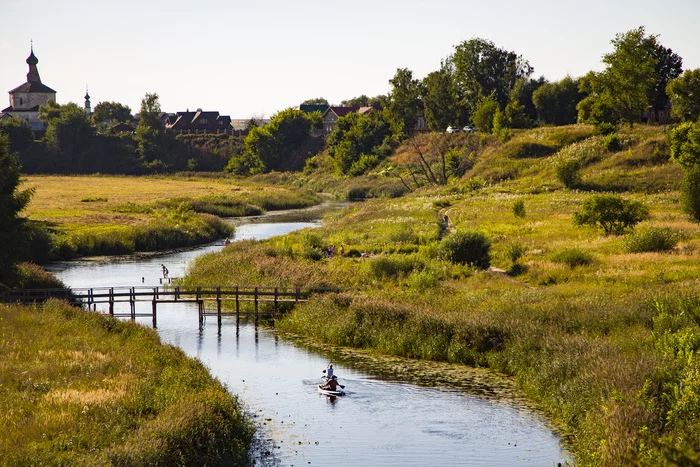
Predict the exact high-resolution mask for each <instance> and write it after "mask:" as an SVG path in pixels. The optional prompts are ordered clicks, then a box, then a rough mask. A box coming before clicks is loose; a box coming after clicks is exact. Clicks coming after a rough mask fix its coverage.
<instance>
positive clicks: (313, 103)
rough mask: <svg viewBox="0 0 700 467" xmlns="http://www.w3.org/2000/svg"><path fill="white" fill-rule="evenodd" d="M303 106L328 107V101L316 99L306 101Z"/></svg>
mask: <svg viewBox="0 0 700 467" xmlns="http://www.w3.org/2000/svg"><path fill="white" fill-rule="evenodd" d="M301 105H328V100H327V99H325V98H323V97H315V98H313V99H306V100H305V101H304V102H302V103H301Z"/></svg>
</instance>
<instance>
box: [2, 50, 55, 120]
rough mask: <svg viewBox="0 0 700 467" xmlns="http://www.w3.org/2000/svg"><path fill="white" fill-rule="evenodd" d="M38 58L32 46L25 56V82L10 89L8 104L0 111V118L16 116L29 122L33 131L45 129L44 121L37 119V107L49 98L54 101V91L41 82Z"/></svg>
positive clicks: (45, 102) (44, 103)
mask: <svg viewBox="0 0 700 467" xmlns="http://www.w3.org/2000/svg"><path fill="white" fill-rule="evenodd" d="M37 63H39V60H38V59H37V58H36V56H35V55H34V47H33V46H32V47H31V53H30V54H29V57H28V58H27V65H29V73H27V82H26V83H24V84H22V85H21V86H17V87H16V88H14V89H13V90H12V91H10V106H9V107H7V108H6V109H3V110H2V111H0V119H2V120H4V119H7V118H10V117H18V118H21V119H24V120H27V121H28V122H29V125H30V126H31V127H32V130H34V131H43V130H45V129H46V127H45V124H44V122H42V121H41V120H39V107H40V106H42V105H46V104H47V103H48V101H49V100H53V101H54V102H55V101H56V91H54V90H53V89H51V88H50V87H48V86H46V85H45V84H43V83H42V82H41V78H40V77H39V70H38V68H37V66H36V65H37Z"/></svg>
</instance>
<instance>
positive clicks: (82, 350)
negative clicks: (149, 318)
mask: <svg viewBox="0 0 700 467" xmlns="http://www.w3.org/2000/svg"><path fill="white" fill-rule="evenodd" d="M0 336H2V338H1V339H0V354H1V355H2V356H3V358H2V363H1V364H0V420H1V423H0V425H1V426H2V427H3V433H2V436H0V465H2V466H8V467H9V466H13V467H14V466H22V465H27V466H29V465H46V466H54V465H55V466H58V465H91V466H98V465H132V466H147V465H222V466H223V465H245V464H247V463H248V462H249V460H248V457H247V450H248V446H249V444H250V443H251V440H252V437H253V431H254V429H253V425H252V422H251V420H250V419H249V418H248V417H247V416H246V415H244V413H243V411H242V408H241V406H240V405H239V404H238V401H237V400H236V399H235V398H232V396H231V395H230V394H228V393H227V392H226V390H225V388H224V387H223V386H222V385H221V384H220V383H219V382H218V381H216V380H215V379H213V378H212V377H211V376H210V375H209V373H208V372H207V370H206V368H204V366H203V365H201V364H200V363H199V362H197V361H195V360H192V359H190V358H188V357H186V356H185V354H184V353H183V352H182V351H180V350H178V349H176V348H174V347H172V346H163V345H162V344H161V343H160V340H159V338H158V336H157V334H156V332H155V331H153V330H150V329H146V328H144V327H141V326H138V325H135V324H133V323H128V322H121V321H118V320H114V319H109V318H106V317H104V316H100V315H97V314H92V313H86V312H84V311H82V310H79V309H75V308H72V307H69V306H67V305H65V304H63V303H60V302H49V303H47V304H46V305H44V306H42V307H40V308H32V307H20V306H10V305H0Z"/></svg>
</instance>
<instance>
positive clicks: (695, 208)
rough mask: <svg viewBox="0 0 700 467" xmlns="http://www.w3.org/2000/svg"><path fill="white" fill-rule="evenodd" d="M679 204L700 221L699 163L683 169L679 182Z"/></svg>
mask: <svg viewBox="0 0 700 467" xmlns="http://www.w3.org/2000/svg"><path fill="white" fill-rule="evenodd" d="M681 204H682V206H683V211H685V212H686V213H687V214H689V215H690V216H691V218H693V219H694V220H695V221H697V222H700V164H695V165H693V166H692V167H689V168H687V169H686V170H685V174H684V176H683V183H682V184H681Z"/></svg>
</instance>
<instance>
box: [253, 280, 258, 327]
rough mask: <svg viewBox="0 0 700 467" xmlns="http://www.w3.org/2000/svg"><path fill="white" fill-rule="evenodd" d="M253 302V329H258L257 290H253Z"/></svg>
mask: <svg viewBox="0 0 700 467" xmlns="http://www.w3.org/2000/svg"><path fill="white" fill-rule="evenodd" d="M253 300H254V303H255V327H256V328H257V327H258V288H257V287H256V288H255V291H254V295H253Z"/></svg>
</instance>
